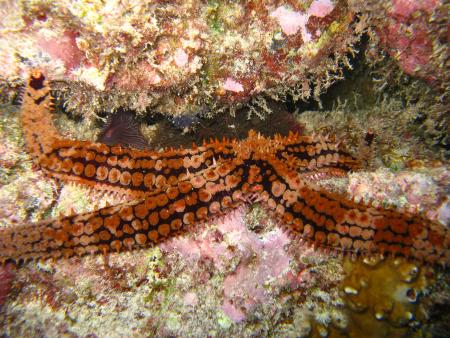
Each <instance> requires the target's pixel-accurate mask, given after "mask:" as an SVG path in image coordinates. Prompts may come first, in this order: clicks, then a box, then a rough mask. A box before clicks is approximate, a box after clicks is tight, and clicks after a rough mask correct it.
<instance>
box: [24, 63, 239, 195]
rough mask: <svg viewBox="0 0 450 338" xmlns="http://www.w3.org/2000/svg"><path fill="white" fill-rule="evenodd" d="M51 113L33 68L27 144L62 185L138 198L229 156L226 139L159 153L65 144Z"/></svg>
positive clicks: (28, 95) (45, 86) (47, 94)
mask: <svg viewBox="0 0 450 338" xmlns="http://www.w3.org/2000/svg"><path fill="white" fill-rule="evenodd" d="M52 111H53V103H52V97H51V92H50V86H49V84H48V81H47V79H46V78H45V76H44V74H43V73H42V72H41V71H39V70H35V71H33V72H32V73H31V74H30V77H29V79H28V81H27V85H26V87H25V92H24V95H23V102H22V116H21V117H22V123H23V127H24V132H25V139H26V144H27V148H28V151H29V153H30V154H31V155H32V157H33V160H34V162H35V163H36V165H37V166H38V167H39V168H40V169H41V170H42V171H43V172H44V173H45V174H46V175H47V176H49V177H52V178H57V179H59V180H61V181H63V182H76V183H80V184H83V185H86V186H89V187H92V188H95V189H97V190H107V191H112V192H116V193H119V194H121V195H128V196H130V197H131V198H140V197H143V196H145V195H146V194H147V193H148V191H151V190H152V189H161V188H163V187H165V186H168V185H170V184H172V183H173V182H175V181H177V180H180V179H182V178H183V177H184V176H186V174H188V173H192V174H195V173H196V172H199V171H201V170H204V169H206V168H208V167H210V166H212V165H213V164H214V162H215V161H216V160H217V161H221V160H223V159H228V158H230V157H231V154H232V147H231V142H229V141H227V140H224V141H222V142H219V141H218V140H211V142H209V143H206V142H205V143H204V145H203V146H201V147H195V148H193V149H182V148H180V149H168V150H165V151H162V152H157V151H139V150H135V149H130V148H124V147H121V146H108V145H105V144H102V143H93V142H89V141H73V140H66V139H63V138H62V137H61V135H59V133H58V132H57V130H56V129H55V127H54V125H53V121H52Z"/></svg>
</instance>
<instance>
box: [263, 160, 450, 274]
mask: <svg viewBox="0 0 450 338" xmlns="http://www.w3.org/2000/svg"><path fill="white" fill-rule="evenodd" d="M271 165H272V168H273V171H274V173H275V174H273V175H272V178H271V180H270V182H269V183H266V187H267V188H266V191H267V192H268V195H269V198H267V205H268V207H269V208H270V209H271V210H273V212H274V214H275V215H276V216H277V217H278V218H280V219H281V220H282V223H284V224H285V225H286V226H287V229H288V230H289V231H290V232H292V233H293V234H295V235H300V236H301V237H302V238H304V239H306V240H308V241H309V242H311V243H314V244H315V245H316V246H317V247H322V248H332V249H336V250H337V251H344V252H358V253H362V254H365V253H387V254H392V255H401V256H405V257H412V258H415V259H417V260H420V261H427V262H431V263H440V264H442V265H445V266H446V265H448V264H449V263H450V231H449V229H447V228H446V227H443V226H442V225H440V224H436V223H433V222H431V221H429V220H427V219H425V218H423V217H421V216H418V215H413V214H410V213H400V212H397V211H395V210H385V209H378V208H374V207H371V206H368V205H364V204H361V203H356V202H354V201H352V200H349V199H347V198H346V197H344V196H341V195H338V194H334V193H330V192H327V191H324V190H323V189H321V188H319V187H317V186H316V185H314V184H312V183H311V182H308V181H305V180H303V179H302V177H301V176H300V175H299V174H296V173H295V172H292V171H289V170H287V169H286V168H285V167H283V166H282V163H280V161H276V160H274V161H272V162H271Z"/></svg>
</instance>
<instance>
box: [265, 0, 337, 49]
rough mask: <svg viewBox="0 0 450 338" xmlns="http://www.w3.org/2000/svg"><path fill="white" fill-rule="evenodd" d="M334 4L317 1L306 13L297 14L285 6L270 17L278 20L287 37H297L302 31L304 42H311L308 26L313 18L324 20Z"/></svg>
mask: <svg viewBox="0 0 450 338" xmlns="http://www.w3.org/2000/svg"><path fill="white" fill-rule="evenodd" d="M333 8H334V6H333V4H332V3H331V1H329V0H315V1H313V3H312V4H311V6H310V7H309V9H308V10H307V12H306V13H301V12H295V11H292V10H289V9H286V7H284V6H280V7H278V8H277V9H276V10H275V11H273V12H272V13H271V14H270V16H271V17H273V18H275V19H277V21H278V23H279V24H280V26H281V29H282V30H283V32H284V33H285V34H286V35H295V34H297V32H298V30H299V29H300V30H301V32H302V38H303V40H304V41H311V34H310V33H309V31H308V29H307V27H306V24H307V23H308V22H309V18H310V17H311V16H315V17H318V18H323V17H326V16H327V15H329V14H330V13H331V12H332V11H333Z"/></svg>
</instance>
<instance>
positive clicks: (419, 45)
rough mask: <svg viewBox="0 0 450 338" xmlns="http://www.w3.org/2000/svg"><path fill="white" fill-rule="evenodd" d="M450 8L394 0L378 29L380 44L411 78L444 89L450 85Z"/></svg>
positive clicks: (429, 0) (432, 0) (435, 0)
mask: <svg viewBox="0 0 450 338" xmlns="http://www.w3.org/2000/svg"><path fill="white" fill-rule="evenodd" d="M447 27H448V8H447V5H446V4H445V2H444V1H439V0H424V1H413V0H392V4H391V6H390V8H389V9H388V10H387V20H384V21H383V22H382V23H381V24H380V26H379V27H377V34H378V36H379V38H380V44H381V46H382V47H384V50H385V51H386V52H387V53H388V54H389V55H390V56H391V57H393V58H394V59H395V60H396V61H397V62H398V64H399V66H400V67H401V69H402V70H403V71H404V72H405V73H406V74H408V75H412V76H415V77H418V78H421V79H423V80H425V81H427V82H428V83H429V84H430V85H432V86H434V87H437V88H439V87H440V88H441V89H442V90H445V88H446V86H448V84H449V76H448V72H447V70H446V69H447V68H448V60H447V58H448V51H447V49H448V42H449V40H448V30H447Z"/></svg>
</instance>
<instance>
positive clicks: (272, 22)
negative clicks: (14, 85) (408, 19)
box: [0, 0, 366, 117]
mask: <svg viewBox="0 0 450 338" xmlns="http://www.w3.org/2000/svg"><path fill="white" fill-rule="evenodd" d="M358 6H359V5H358V4H357V1H356V2H355V1H331V0H314V1H312V2H311V1H303V0H302V1H296V2H286V3H275V2H273V1H268V0H265V1H253V2H248V3H247V2H243V3H229V2H226V1H210V2H207V3H201V2H185V1H181V2H179V1H168V2H167V1H164V2H162V1H161V2H159V1H156V2H152V3H151V4H148V3H147V2H146V1H138V2H133V4H131V3H128V2H120V1H116V0H108V1H106V2H105V1H94V2H92V1H77V2H76V3H73V2H71V1H67V0H58V1H53V2H52V3H51V4H50V3H48V2H47V1H43V0H42V1H41V0H38V1H33V2H23V3H22V2H21V3H15V2H11V1H7V2H4V3H2V5H1V8H0V11H1V12H2V14H3V22H4V23H3V24H2V25H0V32H1V34H2V35H1V38H0V42H1V44H2V50H1V52H0V59H1V60H2V61H3V59H4V60H8V62H7V63H4V64H3V65H2V66H1V67H0V77H1V79H2V80H1V81H2V82H4V83H10V82H12V81H13V79H14V78H15V77H17V76H21V75H23V73H24V72H26V71H28V69H29V68H30V67H32V66H39V67H41V68H42V69H44V70H45V71H46V73H47V74H48V75H49V76H51V77H52V80H58V81H57V83H56V84H55V87H56V89H58V88H59V89H62V90H63V93H62V94H61V95H62V96H63V97H64V99H65V107H66V109H68V110H69V111H72V112H74V113H76V114H84V116H85V117H92V116H93V114H95V113H98V112H101V111H115V110H116V109H118V108H119V107H124V108H127V109H131V110H136V111H138V112H140V113H143V112H146V111H147V109H149V108H151V109H152V110H153V111H155V112H160V113H164V114H169V115H179V114H180V113H182V112H190V111H192V112H194V111H198V107H202V106H203V105H207V106H209V107H211V108H215V110H214V112H215V111H217V110H218V111H221V110H223V109H231V110H234V109H235V108H236V107H238V106H240V105H242V104H246V103H251V104H253V105H256V106H258V105H263V104H264V103H263V101H261V97H262V95H266V94H267V95H269V96H270V97H272V98H279V99H280V98H283V97H285V96H286V95H292V96H293V97H295V98H296V99H299V98H304V99H305V98H308V97H310V96H311V95H313V96H315V97H316V98H317V97H318V95H319V94H320V93H321V92H322V91H323V90H325V89H326V88H328V87H329V86H330V85H331V84H332V83H333V82H334V81H335V80H336V79H338V78H340V77H341V75H339V73H340V72H341V71H342V67H343V66H344V65H347V66H350V65H349V63H348V57H347V54H348V53H353V52H354V47H353V46H354V45H355V43H356V42H357V41H358V39H359V37H360V35H361V34H362V31H363V28H364V27H365V25H366V23H365V19H364V18H360V19H358V22H359V23H358V25H357V26H356V25H355V16H356V15H357V12H358V10H359V9H358ZM312 86H314V90H312V89H311V88H312ZM6 94H7V93H4V94H3V95H5V96H6ZM257 98H259V99H257Z"/></svg>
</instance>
